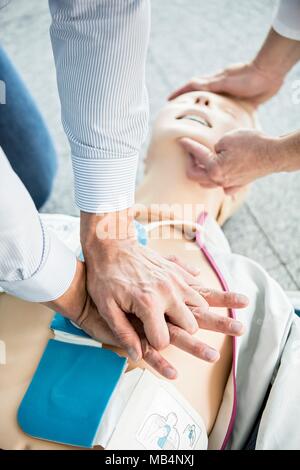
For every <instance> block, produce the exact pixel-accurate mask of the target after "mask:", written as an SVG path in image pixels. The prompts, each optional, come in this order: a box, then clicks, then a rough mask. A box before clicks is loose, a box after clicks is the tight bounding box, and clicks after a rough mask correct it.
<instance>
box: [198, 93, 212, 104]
mask: <svg viewBox="0 0 300 470" xmlns="http://www.w3.org/2000/svg"><path fill="white" fill-rule="evenodd" d="M195 104H199V105H200V106H210V100H209V98H208V97H207V95H198V96H197V98H196V99H195Z"/></svg>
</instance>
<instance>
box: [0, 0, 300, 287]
mask: <svg viewBox="0 0 300 470" xmlns="http://www.w3.org/2000/svg"><path fill="white" fill-rule="evenodd" d="M274 8H275V1H274V0H264V1H263V2H262V1H260V0H251V1H250V0H239V1H237V0H210V1H209V2H207V1H204V0H163V1H162V0H152V33H151V42H150V48H149V53H148V65H147V77H148V89H149V96H150V106H151V121H153V119H154V117H155V115H156V114H157V112H158V110H159V109H160V108H161V106H162V105H163V103H164V101H165V99H166V96H167V95H168V94H169V92H170V91H171V90H173V89H174V88H175V87H177V86H178V85H180V84H182V83H184V82H186V81H187V80H188V79H189V78H191V77H192V76H195V75H201V74H209V73H212V72H214V71H216V70H218V69H220V68H222V67H224V66H226V65H228V64H231V63H234V62H243V61H247V60H249V59H250V58H251V57H253V55H254V54H255V52H256V51H257V49H258V48H259V47H260V45H261V43H262V41H263V40H264V38H265V36H266V34H267V31H268V29H269V26H270V23H271V20H272V17H273V14H274ZM49 24H50V15H49V11H48V2H47V1H46V0H43V1H42V0H27V1H26V2H24V0H11V2H10V3H9V4H8V6H7V7H5V8H4V9H2V10H0V41H1V43H2V44H3V45H4V47H5V48H6V50H7V52H8V53H9V55H10V57H11V58H12V60H13V61H14V63H15V65H16V66H17V68H18V69H19V71H20V73H21V75H22V76H23V78H24V80H25V82H26V84H27V86H28V88H29V89H30V91H31V93H32V94H33V96H34V97H35V99H36V101H37V103H38V105H39V107H40V109H41V111H42V114H43V116H44V118H45V120H46V122H47V124H48V126H49V129H50V132H51V134H52V136H53V139H54V142H55V145H56V148H57V151H58V155H59V171H58V175H57V178H56V182H55V188H54V191H53V193H52V196H51V198H50V200H49V201H48V202H47V204H46V205H45V206H44V208H43V211H44V212H55V213H57V212H59V213H64V214H71V215H75V214H78V210H77V208H76V206H75V204H74V198H73V181H72V171H71V164H70V156H69V147H68V143H67V140H66V137H65V135H64V132H63V129H62V125H61V122H60V105H59V99H58V93H57V87H56V79H55V69H54V62H53V56H52V50H51V44H50V39H49ZM299 79H300V65H297V66H296V67H295V68H294V69H293V70H292V72H291V73H290V75H289V76H288V78H287V80H286V82H285V84H284V86H283V88H282V90H281V91H280V93H279V94H278V95H277V96H276V97H275V98H273V99H272V100H271V101H270V102H269V103H268V104H267V105H265V106H264V107H263V108H262V109H261V110H260V112H259V119H260V122H261V125H262V128H263V130H264V131H266V132H268V133H269V134H271V135H281V134H284V133H287V132H291V131H293V130H296V129H297V128H298V129H299V128H300V119H299V116H300V112H299V111H300V103H299V104H297V103H296V100H295V99H293V96H294V94H295V91H294V89H293V84H295V81H296V80H299ZM143 151H145V149H144V150H143ZM141 172H142V166H141V168H140V171H139V178H140V177H141ZM299 227H300V172H297V173H293V174H288V173H286V174H276V175H272V176H269V177H266V178H264V179H261V180H259V181H257V182H256V183H255V184H254V185H253V187H252V190H251V193H250V195H249V197H248V200H247V203H246V204H245V205H244V206H243V208H242V209H241V210H240V211H239V212H238V213H237V214H236V215H235V216H234V217H233V218H232V219H231V220H230V221H229V222H228V223H227V224H226V226H225V233H226V236H227V237H228V239H229V241H230V244H231V246H232V248H233V250H234V251H235V252H238V253H241V254H243V255H246V256H249V257H251V258H252V259H255V260H256V261H258V262H259V263H260V264H262V265H263V266H264V267H265V268H266V269H267V271H268V272H269V273H270V274H271V275H272V276H273V277H274V278H275V279H276V280H277V281H278V282H279V283H280V284H281V285H282V286H283V288H284V289H287V290H297V289H298V290H299V289H300V235H299V232H300V230H299Z"/></svg>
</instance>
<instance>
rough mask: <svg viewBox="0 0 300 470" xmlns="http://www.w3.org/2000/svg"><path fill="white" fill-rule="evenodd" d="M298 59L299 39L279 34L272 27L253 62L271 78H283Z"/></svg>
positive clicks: (299, 52) (299, 57) (299, 51)
mask: <svg viewBox="0 0 300 470" xmlns="http://www.w3.org/2000/svg"><path fill="white" fill-rule="evenodd" d="M299 8H300V7H299ZM299 28H300V26H299ZM299 60H300V41H295V40H293V39H289V38H286V37H284V36H281V35H280V34H278V33H277V32H276V31H275V30H274V29H273V28H272V29H271V30H270V32H269V34H268V36H267V38H266V40H265V43H264V44H263V46H262V48H261V50H260V51H259V53H258V54H257V56H256V57H255V59H254V64H255V65H256V67H257V68H258V69H259V70H260V71H261V72H263V73H264V74H265V75H267V76H268V78H270V79H271V80H283V79H284V77H285V76H286V74H287V73H288V72H289V71H290V69H291V68H292V67H293V66H294V65H295V64H296V63H297V62H298V61H299Z"/></svg>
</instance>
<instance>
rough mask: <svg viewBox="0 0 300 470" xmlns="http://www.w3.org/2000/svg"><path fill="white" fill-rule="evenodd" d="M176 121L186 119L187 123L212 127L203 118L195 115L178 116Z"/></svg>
mask: <svg viewBox="0 0 300 470" xmlns="http://www.w3.org/2000/svg"><path fill="white" fill-rule="evenodd" d="M177 119H188V120H189V121H194V122H198V123H199V124H201V125H202V126H206V127H212V126H211V124H210V123H209V122H208V121H207V119H205V118H204V117H200V116H198V115H196V114H186V115H185V116H180V117H179V118H177Z"/></svg>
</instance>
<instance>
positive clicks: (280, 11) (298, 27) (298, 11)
mask: <svg viewBox="0 0 300 470" xmlns="http://www.w3.org/2000/svg"><path fill="white" fill-rule="evenodd" d="M299 22H300V0H280V1H279V2H278V6H277V11H276V14H275V17H274V20H273V24H272V26H273V29H274V30H275V31H276V32H277V33H278V34H280V35H281V36H283V37H286V38H288V39H293V40H294V41H300V23H299Z"/></svg>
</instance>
